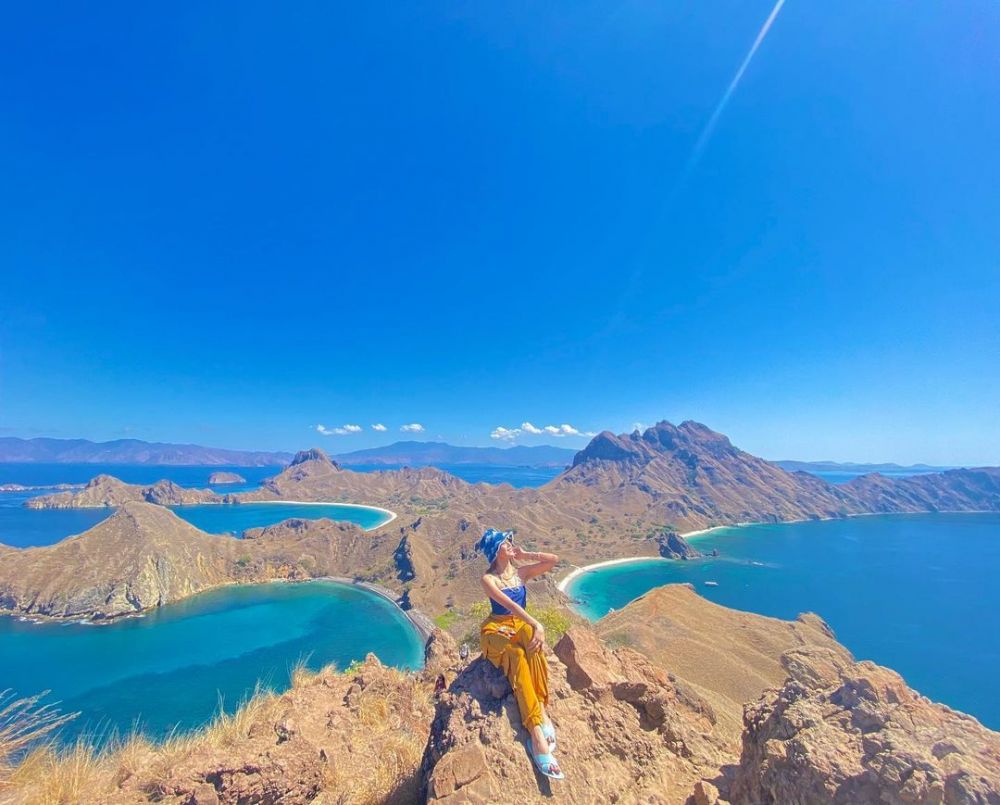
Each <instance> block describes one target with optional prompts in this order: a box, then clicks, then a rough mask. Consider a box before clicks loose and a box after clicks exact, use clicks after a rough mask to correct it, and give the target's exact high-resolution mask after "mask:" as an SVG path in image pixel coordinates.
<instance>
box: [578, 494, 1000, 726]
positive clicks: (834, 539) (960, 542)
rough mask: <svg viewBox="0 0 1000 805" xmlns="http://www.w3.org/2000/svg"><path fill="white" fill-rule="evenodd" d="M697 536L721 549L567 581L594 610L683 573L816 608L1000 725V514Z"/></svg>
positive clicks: (871, 650)
mask: <svg viewBox="0 0 1000 805" xmlns="http://www.w3.org/2000/svg"><path fill="white" fill-rule="evenodd" d="M692 543H693V544H694V545H695V546H696V547H697V548H698V549H699V550H702V551H706V550H711V549H712V548H716V549H718V551H719V554H720V555H719V557H718V558H705V559H699V560H693V561H687V562H684V561H667V560H656V559H654V560H650V561H645V562H636V563H630V564H623V565H615V566H611V567H607V568H602V569H599V570H596V571H593V572H591V573H586V574H584V575H582V576H580V577H578V578H577V579H576V580H575V581H574V582H573V583H572V584H571V585H570V587H569V590H568V593H569V594H570V595H571V596H572V597H574V598H576V599H577V600H578V601H579V603H578V604H577V608H578V609H579V611H580V612H581V613H582V614H584V615H586V616H587V617H588V618H591V619H596V618H599V617H600V616H602V615H604V614H605V613H607V612H608V610H609V609H610V608H612V607H614V608H616V609H618V608H621V607H623V606H624V605H625V604H627V603H628V602H629V601H631V600H633V599H635V598H637V597H639V596H640V595H642V594H644V593H645V592H647V591H649V590H650V589H652V588H654V587H658V586H660V585H663V584H671V583H677V582H689V583H691V584H693V585H695V589H696V590H697V591H698V593H699V594H700V595H703V596H704V597H705V598H708V599H709V600H711V601H714V602H716V603H718V604H723V605H724V606H728V607H733V608H735V609H742V610H747V611H750V612H757V613H760V614H762V615H771V616H774V617H779V618H794V617H795V616H796V615H797V614H798V613H800V612H807V611H812V612H816V613H817V614H819V615H820V616H821V617H822V618H823V619H824V620H825V621H826V622H827V623H828V624H830V626H831V627H832V628H833V630H834V632H835V633H836V635H837V639H838V640H840V642H841V643H843V644H844V645H845V646H847V647H848V648H849V649H850V650H851V652H852V653H853V654H854V655H855V657H857V658H858V659H870V660H873V661H875V662H877V663H879V664H880V665H887V666H889V667H890V668H893V669H895V670H896V671H898V672H899V673H901V674H902V675H903V677H904V678H905V679H906V681H907V682H908V683H909V684H910V686H911V687H913V688H915V689H916V690H918V691H920V692H921V693H923V694H924V695H926V696H929V697H930V698H931V699H934V700H936V701H940V702H943V703H945V704H947V705H950V706H952V707H954V708H957V709H959V710H962V711H964V712H966V713H970V714H972V715H974V716H976V717H977V718H978V719H979V720H980V721H982V722H983V723H984V724H985V725H986V726H988V727H990V728H992V729H1000V686H998V685H997V684H996V676H997V672H998V669H1000V621H998V614H1000V584H998V583H997V580H998V579H1000V515H997V514H928V515H887V516H877V517H856V518H851V519H848V520H831V521H824V522H807V523H788V524H783V525H759V526H748V527H745V528H734V529H725V530H720V531H713V532H710V533H708V534H705V535H703V536H701V537H696V538H694V539H693V540H692ZM707 581H714V582H717V584H718V586H708V585H706V584H705V582H707Z"/></svg>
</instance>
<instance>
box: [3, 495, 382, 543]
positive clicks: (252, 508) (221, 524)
mask: <svg viewBox="0 0 1000 805" xmlns="http://www.w3.org/2000/svg"><path fill="white" fill-rule="evenodd" d="M22 503H23V502H19V503H8V504H7V505H4V502H0V542H2V543H3V544H5V545H12V546H14V547H16V548H30V547H34V546H39V545H52V544H54V543H56V542H59V541H60V540H62V539H65V538H66V537H68V536H71V535H73V534H80V533H82V532H84V531H86V530H87V529H88V528H91V527H92V526H95V525H97V524H98V523H99V522H101V520H104V519H105V518H107V517H110V516H111V515H112V514H113V513H114V509H26V508H24V506H23V505H22ZM170 508H171V509H172V511H174V512H175V513H176V514H177V515H178V516H179V517H182V518H183V519H185V520H187V521H188V522H189V523H191V524H192V525H195V526H197V527H198V528H200V529H201V530H202V531H207V532H208V533H210V534H227V533H228V534H234V535H236V536H239V535H240V534H242V533H243V531H245V530H246V529H248V528H258V527H261V526H269V525H274V524H275V523H280V522H281V521H282V520H287V519H289V518H291V517H300V518H302V519H305V520H317V519H319V518H321V517H326V518H329V519H331V520H342V521H345V522H349V523H356V524H357V525H359V526H361V527H362V528H365V529H370V528H376V527H378V526H380V525H382V524H383V523H385V522H387V521H388V520H389V518H390V515H389V514H387V513H386V512H385V511H383V510H381V509H374V508H368V507H364V506H343V505H340V504H337V503H329V504H321V505H319V504H306V503H238V504H222V503H211V504H206V505H198V506H172V507H170Z"/></svg>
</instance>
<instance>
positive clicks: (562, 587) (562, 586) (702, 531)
mask: <svg viewBox="0 0 1000 805" xmlns="http://www.w3.org/2000/svg"><path fill="white" fill-rule="evenodd" d="M747 525H759V523H737V524H735V525H714V526H712V527H711V528H699V529H697V530H696V531H686V532H684V533H683V534H678V535H677V536H679V537H681V538H682V539H691V538H695V539H697V538H698V537H704V536H705V535H706V534H711V533H712V532H713V531H719V530H721V529H723V528H742V527H743V526H747ZM654 559H663V557H662V556H629V557H625V558H623V559H605V560H604V561H602V562H594V563H593V564H590V565H581V566H579V567H576V568H574V569H573V570H571V571H570V572H569V573H567V574H566V576H565V577H564V578H563V579H562V580H561V581H559V582H558V583H557V584H556V589H557V590H559V592H561V593H563V594H564V595H568V593H567V592H566V588H567V587H569V585H570V583H571V582H572V581H573V580H574V579H575V578H577V577H578V576H582V575H583V574H584V573H589V572H590V571H592V570H598V569H599V568H602V567H611V566H612V565H623V564H625V563H626V562H646V561H651V560H654ZM663 561H664V562H667V561H670V560H668V559H663Z"/></svg>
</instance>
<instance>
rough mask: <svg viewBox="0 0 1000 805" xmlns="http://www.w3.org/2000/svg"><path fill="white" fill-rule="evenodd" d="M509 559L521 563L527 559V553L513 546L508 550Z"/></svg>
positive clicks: (519, 547)
mask: <svg viewBox="0 0 1000 805" xmlns="http://www.w3.org/2000/svg"><path fill="white" fill-rule="evenodd" d="M510 558H511V559H516V560H517V561H519V562H520V561H522V560H524V559H527V558H528V552H527V551H526V550H524V548H522V547H521V546H520V545H515V546H514V547H513V548H511V549H510Z"/></svg>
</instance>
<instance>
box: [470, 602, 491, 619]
mask: <svg viewBox="0 0 1000 805" xmlns="http://www.w3.org/2000/svg"><path fill="white" fill-rule="evenodd" d="M489 614H490V605H489V603H488V602H486V601H474V602H473V603H472V605H471V606H470V607H469V615H470V616H471V617H473V618H476V619H477V620H483V618H485V617H487V616H488V615H489Z"/></svg>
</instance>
